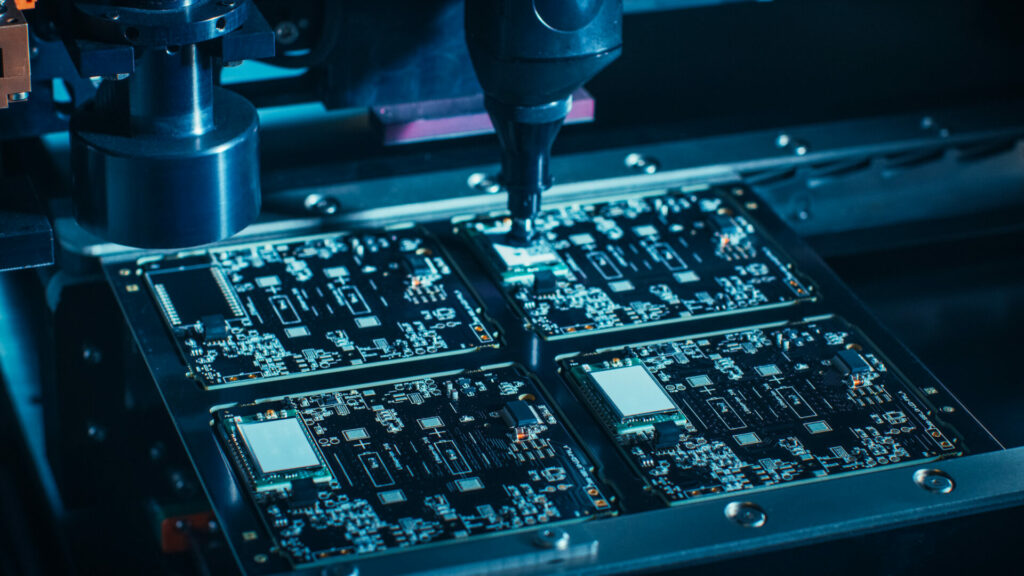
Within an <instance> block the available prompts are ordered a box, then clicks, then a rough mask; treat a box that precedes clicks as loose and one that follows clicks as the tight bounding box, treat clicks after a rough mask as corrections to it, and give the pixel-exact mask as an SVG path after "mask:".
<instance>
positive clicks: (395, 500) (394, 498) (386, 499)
mask: <svg viewBox="0 0 1024 576" xmlns="http://www.w3.org/2000/svg"><path fill="white" fill-rule="evenodd" d="M377 498H379V499H380V503H381V504H401V503H402V502H405V492H402V489H401V488H398V489H395V490H388V491H386V492H378V493H377Z"/></svg>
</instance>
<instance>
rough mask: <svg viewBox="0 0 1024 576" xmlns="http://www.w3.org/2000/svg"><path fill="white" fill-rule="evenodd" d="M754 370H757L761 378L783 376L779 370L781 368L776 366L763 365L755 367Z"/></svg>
mask: <svg viewBox="0 0 1024 576" xmlns="http://www.w3.org/2000/svg"><path fill="white" fill-rule="evenodd" d="M754 370H757V373H758V374H760V375H761V376H776V375H778V374H782V370H779V367H778V366H776V365H775V364H762V365H761V366H755V367H754Z"/></svg>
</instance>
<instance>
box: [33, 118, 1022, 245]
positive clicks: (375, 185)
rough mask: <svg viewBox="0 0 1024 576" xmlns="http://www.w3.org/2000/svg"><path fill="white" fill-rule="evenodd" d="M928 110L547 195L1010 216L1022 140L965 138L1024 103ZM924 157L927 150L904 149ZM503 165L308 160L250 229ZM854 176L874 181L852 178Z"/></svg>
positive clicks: (291, 222)
mask: <svg viewBox="0 0 1024 576" xmlns="http://www.w3.org/2000/svg"><path fill="white" fill-rule="evenodd" d="M923 117H924V116H923V115H921V114H913V115H902V116H889V117H879V118H871V119H861V120H851V121H841V122H829V123H823V124H814V125H807V126H798V127H791V128H789V129H787V130H786V132H787V133H789V134H792V135H794V136H796V137H799V138H801V139H803V140H805V141H808V142H811V143H813V150H812V151H811V152H810V153H809V154H806V155H804V156H796V155H794V154H791V153H789V152H787V151H785V150H782V149H779V148H778V147H777V146H776V139H777V137H778V135H779V133H780V131H779V130H764V131H756V132H748V133H743V134H735V135H726V136H716V137H709V138H696V139H683V140H677V141H673V142H665V143H658V144H650V145H640V146H633V147H629V148H618V149H614V148H613V149H607V150H600V151H596V152H585V153H576V154H564V155H555V156H554V158H553V159H552V173H553V176H554V178H555V180H556V182H555V185H554V186H553V187H552V188H551V189H550V190H548V191H547V192H546V194H545V198H546V202H551V203H554V202H569V201H573V200H581V199H587V198H596V197H601V196H605V197H607V196H608V194H609V193H610V192H611V193H614V192H615V191H616V190H636V189H642V188H645V187H652V186H658V185H667V183H685V184H702V183H715V182H727V181H735V180H744V179H745V180H747V181H748V182H751V184H752V185H753V187H754V188H755V189H756V190H757V191H758V192H759V193H760V194H761V195H762V197H763V198H764V200H765V201H766V202H767V203H768V204H769V205H770V206H771V207H772V208H773V209H774V210H775V211H776V212H777V213H778V214H779V215H780V216H781V217H782V218H783V220H785V221H786V223H787V224H788V225H790V226H791V227H793V228H794V229H795V230H796V231H797V232H798V233H799V234H800V235H802V236H816V237H821V236H822V235H823V234H826V233H828V232H830V231H840V230H843V231H852V230H861V229H865V228H868V227H870V226H872V224H873V223H875V222H879V221H880V219H882V220H885V219H889V220H888V221H889V222H893V223H896V224H906V223H909V222H913V221H926V220H931V219H935V218H948V217H951V216H954V215H956V216H957V217H958V219H959V220H961V221H966V220H968V219H969V218H970V217H971V216H979V215H984V216H985V218H986V222H985V223H986V225H988V224H990V222H988V220H987V219H988V218H989V217H990V215H989V213H990V212H992V211H997V212H1000V213H1003V214H1004V215H1005V216H1008V217H1012V216H1013V212H1010V211H1008V210H1009V209H1010V208H1011V207H1012V206H1015V205H1019V204H1022V203H1024V197H1022V196H1021V195H1020V194H1018V193H1016V192H1017V191H1019V190H1020V182H1021V181H1024V162H1021V161H1020V159H1019V158H1020V156H1019V153H1018V152H1017V151H1016V150H1015V149H1014V148H1012V147H1011V148H1010V149H1005V148H1004V149H1003V152H1002V153H1000V154H994V155H989V156H981V157H975V159H974V161H971V162H962V161H960V160H959V159H958V158H959V157H960V155H961V154H962V153H963V151H967V150H976V149H978V148H984V147H986V146H989V145H991V144H992V143H1000V142H1002V143H1005V142H1011V143H1013V142H1017V141H1018V140H1019V139H1021V138H1024V103H1011V104H1008V105H1005V106H987V107H984V108H973V107H972V108H949V109H944V110H935V111H932V114H930V115H929V117H931V118H933V122H934V123H935V125H937V126H945V127H947V128H946V129H947V132H946V133H943V132H942V131H940V130H934V129H923V128H922V124H921V120H922V118H923ZM268 145H269V143H268ZM632 154H638V155H642V156H644V157H645V158H647V161H648V162H654V161H657V162H658V164H659V166H660V169H659V170H657V171H655V173H653V174H650V173H647V172H646V171H643V172H640V173H637V172H636V171H635V170H633V169H632V168H630V167H629V165H628V163H627V160H628V158H629V157H630V156H631V155H632ZM915 157H920V158H922V159H921V161H918V162H907V161H906V160H907V159H912V158H915ZM446 162H447V160H446V158H445V156H444V155H443V154H441V153H436V154H432V155H431V157H430V163H431V165H433V166H435V167H438V166H440V167H443V166H446ZM845 162H851V163H853V164H854V166H860V167H861V168H863V169H861V170H854V171H851V170H845V171H844V170H835V171H834V172H833V173H832V177H831V178H828V179H824V178H822V172H823V171H825V170H827V169H829V168H831V169H836V168H838V167H839V166H842V163H845ZM449 164H450V163H449ZM403 168H405V169H403ZM497 171H498V167H497V166H496V165H495V164H470V165H466V166H461V167H457V168H440V169H438V168H435V169H434V170H431V171H430V172H429V173H420V172H417V171H415V170H410V169H408V168H406V167H405V166H404V165H403V163H402V161H401V160H399V161H396V163H395V164H394V165H386V169H385V170H384V172H385V174H386V173H393V174H394V175H392V176H385V175H378V176H369V177H366V178H362V179H358V180H352V177H351V175H350V171H349V170H348V169H347V168H344V167H342V168H335V167H333V166H324V167H321V168H319V169H318V170H317V171H316V172H315V178H313V180H316V181H329V182H337V183H332V184H326V185H324V184H312V185H310V184H303V182H304V181H308V180H310V179H311V178H309V176H310V174H309V172H308V170H301V169H289V168H282V169H278V170H276V171H274V172H272V173H270V174H267V173H266V172H265V173H264V182H263V190H264V195H265V198H264V213H265V215H266V217H265V218H264V219H262V220H261V221H259V222H257V223H256V224H253V225H252V226H250V227H249V228H247V229H245V230H244V231H242V232H241V233H240V235H239V237H240V238H241V237H256V236H266V235H270V234H284V233H289V232H290V233H294V234H301V233H306V232H310V231H314V230H316V229H317V228H318V227H319V226H322V225H324V224H326V225H331V226H342V225H344V226H356V225H358V226H385V225H388V224H393V223H396V222H402V221H425V220H428V219H432V218H450V217H452V216H455V215H458V214H464V213H467V212H487V211H490V210H500V209H502V208H503V207H504V206H505V196H504V195H503V194H501V193H500V188H499V187H496V186H495V185H494V184H495V182H494V178H493V176H490V175H493V174H495V173H497ZM346 177H347V178H346ZM847 177H851V178H864V180H862V181H860V182H859V183H858V184H857V185H845V184H844V182H845V181H846V180H845V178H847ZM978 178H984V180H985V182H986V186H977V185H975V184H972V182H974V181H976V180H977V179H978ZM346 180H350V181H346ZM808 182H810V184H807V183H808ZM484 183H488V185H484ZM835 186H843V189H842V190H843V191H842V192H839V191H836V190H833V188H834V187H835ZM801 191H803V192H804V193H803V194H800V193H799V192H801ZM314 195H315V197H316V198H317V199H319V200H324V201H326V200H325V199H330V202H331V205H332V206H333V207H334V208H333V209H332V211H331V214H330V216H331V218H330V219H328V220H326V221H321V220H320V219H317V218H311V217H310V216H311V213H310V211H309V209H308V208H307V207H306V204H305V201H306V199H307V198H309V197H312V196H314ZM865 197H870V198H872V203H875V202H878V201H879V200H880V199H882V198H885V199H887V202H888V205H889V206H893V207H894V208H892V209H886V210H877V209H873V208H870V205H871V204H870V203H865V202H864V201H863V198H865ZM807 203H810V204H811V206H812V208H814V207H817V208H814V209H812V210H811V211H809V212H808V213H807V216H808V217H806V218H805V217H801V208H803V207H806V206H807ZM53 210H54V212H55V216H54V227H55V229H56V231H57V237H58V239H59V241H60V244H61V247H62V250H63V251H64V252H65V253H66V254H68V255H76V256H78V257H83V258H86V259H94V258H99V257H107V256H111V255H114V254H118V253H123V252H125V251H127V250H128V249H127V248H125V247H123V246H118V245H115V244H109V243H105V242H104V241H103V240H102V239H101V238H98V237H96V236H94V235H91V234H89V233H87V232H86V231H84V230H82V229H81V227H79V226H78V225H77V224H76V223H75V222H74V220H72V219H71V218H70V214H69V210H68V209H67V207H62V206H61V205H60V204H59V203H58V204H56V205H54V206H53ZM1011 219H1012V218H1011ZM869 245H871V246H876V247H880V246H878V245H877V243H876V242H875V240H874V239H873V237H870V236H865V237H862V238H861V239H860V240H859V244H858V246H861V247H862V248H863V249H865V250H866V249H868V246H869Z"/></svg>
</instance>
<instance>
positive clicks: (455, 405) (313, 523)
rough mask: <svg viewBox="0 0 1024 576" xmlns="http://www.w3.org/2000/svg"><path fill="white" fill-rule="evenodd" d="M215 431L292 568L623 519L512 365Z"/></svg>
mask: <svg viewBox="0 0 1024 576" xmlns="http://www.w3.org/2000/svg"><path fill="white" fill-rule="evenodd" d="M215 426H217V428H218V429H219V431H220V435H221V438H222V440H223V441H224V443H225V445H226V448H227V451H228V452H229V453H230V454H231V456H232V459H233V461H234V463H235V465H236V470H237V472H238V473H239V475H240V476H241V480H242V483H243V484H244V485H245V486H247V487H248V491H249V494H250V496H251V498H252V499H253V501H254V502H255V505H256V507H257V508H258V510H259V513H260V515H261V517H262V518H263V521H264V522H265V524H266V526H267V528H268V530H270V533H271V534H272V536H273V538H274V539H275V542H276V544H277V546H278V547H279V549H280V550H281V551H282V552H284V553H285V554H286V555H287V556H288V557H289V559H290V560H291V561H292V562H293V564H295V565H301V564H306V563H309V562H315V561H318V560H322V559H327V558H334V557H341V556H348V555H365V554H373V553H379V552H385V551H389V550H394V549H400V548H407V547H410V546H418V545H424V544H428V543H432V542H441V541H445V540H453V539H463V538H466V537H470V536H475V535H478V534H486V533H497V532H504V531H509V530H516V529H523V528H530V527H536V526H540V525H547V524H550V523H556V522H563V521H572V520H575V521H579V520H583V519H587V518H590V517H593V516H598V515H607V514H611V513H613V510H614V507H613V504H612V503H611V501H610V500H609V499H608V498H607V497H606V496H605V494H604V491H603V489H602V488H601V487H600V486H599V485H598V482H597V480H596V475H595V474H594V472H593V466H592V465H591V464H590V460H589V458H588V456H587V454H586V453H585V452H584V451H583V450H582V449H581V448H580V446H579V444H577V443H576V441H575V440H574V439H573V438H572V436H571V435H570V433H569V431H568V430H567V429H566V428H565V427H564V425H563V424H562V423H561V422H560V420H559V417H558V416H557V415H556V413H555V411H553V410H552V409H551V408H550V407H549V405H548V404H547V403H546V402H545V400H544V398H543V395H542V394H541V392H540V390H539V389H538V387H537V385H536V384H535V383H534V382H533V381H532V380H531V379H530V378H529V377H528V376H526V375H525V374H524V373H523V372H522V371H521V370H520V369H518V368H516V367H513V366H509V367H504V368H498V369H493V370H486V371H476V372H466V373H462V374H458V375H453V376H448V377H428V378H421V379H416V380H410V381H405V382H400V383H393V384H383V385H377V386H370V387H362V388H357V389H346V390H344V391H332V392H323V393H313V394H310V395H304V396H300V397H289V398H285V399H280V400H273V401H265V402H255V403H251V404H245V405H241V406H237V407H232V408H230V409H226V410H222V411H220V412H218V413H217V418H216V424H215Z"/></svg>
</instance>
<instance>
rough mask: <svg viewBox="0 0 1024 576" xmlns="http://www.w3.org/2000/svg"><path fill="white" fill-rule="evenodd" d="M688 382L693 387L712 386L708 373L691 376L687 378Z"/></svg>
mask: <svg viewBox="0 0 1024 576" xmlns="http://www.w3.org/2000/svg"><path fill="white" fill-rule="evenodd" d="M686 383H687V384H689V385H690V387H691V388H700V387H701V386H710V385H711V378H709V377H708V375H707V374H701V375H699V376H690V377H689V378H687V379H686Z"/></svg>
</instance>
